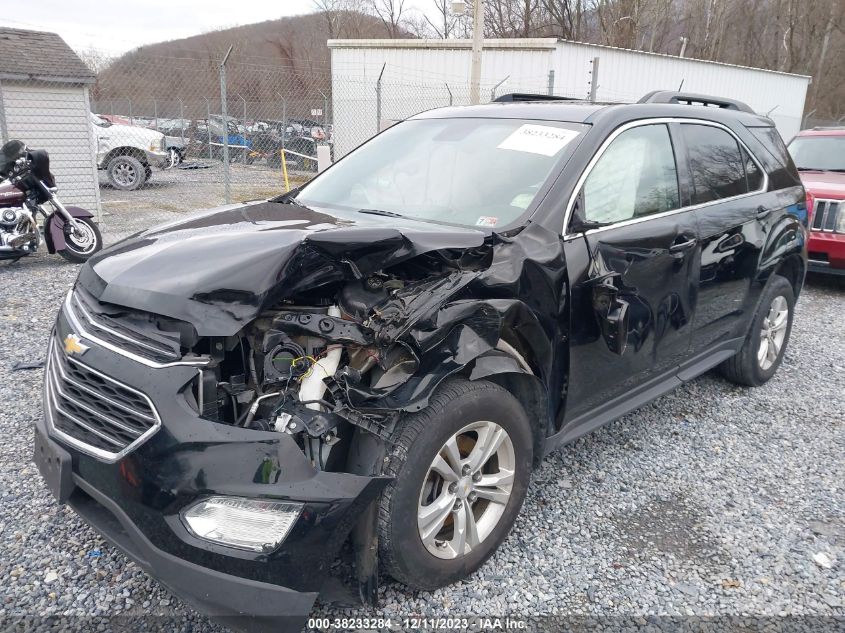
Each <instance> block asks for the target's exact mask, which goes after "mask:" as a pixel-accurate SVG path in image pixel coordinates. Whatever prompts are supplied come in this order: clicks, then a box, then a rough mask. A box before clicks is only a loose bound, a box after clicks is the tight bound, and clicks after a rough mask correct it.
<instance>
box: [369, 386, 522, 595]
mask: <svg viewBox="0 0 845 633" xmlns="http://www.w3.org/2000/svg"><path fill="white" fill-rule="evenodd" d="M532 446H533V441H532V433H531V425H530V423H529V420H528V416H527V415H526V413H525V411H524V410H523V408H522V406H521V405H520V404H519V402H518V401H517V400H516V398H514V397H513V396H512V395H511V394H510V393H509V392H508V391H506V390H505V389H503V388H501V387H499V386H498V385H495V384H493V383H489V382H486V381H475V382H469V381H467V380H462V379H461V380H458V379H455V380H450V381H448V382H446V383H444V385H443V386H441V387H440V388H439V389H438V390H437V392H436V393H435V395H434V396H433V397H432V399H431V401H430V403H429V406H428V407H427V408H425V409H424V410H422V411H421V412H419V413H416V414H413V415H410V416H408V417H407V418H406V419H405V420H404V421H403V422H402V423H401V426H400V427H399V429H398V431H397V437H396V443H395V445H394V447H393V449H392V451H391V453H390V455H389V460H388V467H387V474H390V475H393V476H394V477H395V480H394V482H393V483H392V484H391V485H390V486H388V488H387V489H386V490H385V492H384V494H383V495H382V499H381V504H380V508H379V552H380V559H381V561H382V562H383V564H384V566H385V568H386V570H387V572H388V573H389V574H390V575H391V576H393V577H394V578H396V579H397V580H399V581H400V582H403V583H405V584H406V585H408V586H410V587H414V588H417V589H434V588H436V587H441V586H443V585H446V584H449V583H452V582H455V581H457V580H460V579H461V578H464V577H466V576H467V575H469V574H471V573H472V572H474V571H475V570H477V569H478V568H479V567H481V565H482V564H484V561H486V560H487V558H489V557H490V556H491V555H492V554H493V552H494V551H495V550H496V548H497V547H498V546H499V545H500V544H501V543H502V541H504V539H505V537H506V536H507V535H508V532H509V531H510V529H511V527H512V526H513V523H514V521H515V520H516V516H517V514H518V512H519V509H520V507H522V502H523V500H524V499H525V493H526V490H527V487H528V481H529V478H530V473H531V462H532Z"/></svg>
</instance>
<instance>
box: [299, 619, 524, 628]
mask: <svg viewBox="0 0 845 633" xmlns="http://www.w3.org/2000/svg"><path fill="white" fill-rule="evenodd" d="M308 628H309V629H313V630H317V631H331V630H340V631H345V630H349V629H357V630H365V631H382V630H401V631H425V630H427V631H521V630H526V628H527V623H526V622H525V620H520V619H516V618H510V617H494V616H473V617H445V618H431V617H422V616H409V617H404V618H397V619H393V618H360V617H359V618H354V617H353V618H342V617H341V618H311V619H309V620H308Z"/></svg>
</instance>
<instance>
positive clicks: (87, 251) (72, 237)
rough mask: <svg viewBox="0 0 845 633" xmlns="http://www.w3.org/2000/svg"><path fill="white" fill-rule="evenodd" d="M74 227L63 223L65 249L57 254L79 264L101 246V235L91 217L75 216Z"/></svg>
mask: <svg viewBox="0 0 845 633" xmlns="http://www.w3.org/2000/svg"><path fill="white" fill-rule="evenodd" d="M76 225H77V226H76V228H74V227H73V225H71V224H65V225H64V235H65V249H64V250H61V251H59V255H61V256H62V257H64V258H65V259H66V260H68V261H69V262H73V263H74V264H81V263H83V262H85V261H87V260H88V258H89V257H91V255H93V254H94V253H96V252H97V251H99V250H100V249H101V248H103V236H102V235H101V234H100V229H99V228H97V225H96V224H94V221H93V220H92V219H91V218H76Z"/></svg>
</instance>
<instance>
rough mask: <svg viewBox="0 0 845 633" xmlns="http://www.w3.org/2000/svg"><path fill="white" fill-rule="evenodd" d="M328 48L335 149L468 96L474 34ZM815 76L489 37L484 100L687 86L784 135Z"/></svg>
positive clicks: (612, 96)
mask: <svg viewBox="0 0 845 633" xmlns="http://www.w3.org/2000/svg"><path fill="white" fill-rule="evenodd" d="M328 46H329V48H330V49H331V57H332V59H331V61H332V101H333V104H332V105H333V111H332V114H333V116H332V122H333V123H334V135H335V154H336V156H342V155H343V154H345V153H346V152H348V151H349V150H351V149H353V148H354V147H356V146H357V145H359V144H360V143H362V142H363V141H365V140H367V139H368V138H369V137H370V136H372V135H373V134H375V133H376V131H377V129H378V124H377V121H378V120H379V119H381V121H382V122H385V121H391V120H399V119H403V118H406V117H408V116H410V115H413V114H416V113H417V112H421V111H423V110H429V109H431V108H437V107H442V106H446V105H449V104H450V103H452V104H454V105H463V104H467V103H469V77H470V57H471V48H472V42H471V40H411V39H407V40H330V41H329V42H328ZM595 59H598V66H597V68H595V72H594V60H595ZM379 76H381V82H380V89H379V87H378V86H379V81H378V79H379ZM594 79H597V80H596V81H595V84H596V86H595V88H593V80H594ZM810 80H811V78H810V77H808V76H804V75H791V74H787V73H781V72H774V71H770V70H761V69H758V68H747V67H744V66H733V65H730V64H722V63H717V62H707V61H699V60H695V59H687V58H680V57H674V56H671V55H662V54H657V53H644V52H638V51H631V50H625V49H619V48H612V47H609V46H599V45H595V44H580V43H576V42H568V41H563V40H558V39H554V38H532V39H495V40H485V41H484V52H483V55H482V63H481V85H482V87H481V97H482V100H485V101H487V100H490V99H491V98H494V97H495V96H499V95H502V94H506V93H510V92H530V93H540V94H555V95H559V96H565V97H577V98H580V99H587V98H589V97H590V94H591V91H593V92H594V96H595V99H596V101H610V102H635V101H637V100H638V99H640V97H642V96H643V95H645V94H646V93H648V92H651V91H652V90H678V89H681V90H683V91H684V92H692V93H701V94H710V95H718V96H724V97H730V98H734V99H739V100H740V101H744V102H746V103H748V105H750V106H751V107H752V108H753V109H754V110H755V111H756V112H758V113H760V114H767V113H768V114H769V116H770V117H771V118H772V119H774V121H775V123H776V124H777V126H778V129H779V130H780V133H781V135H782V136H783V137H784V138H785V139H786V140H787V141H788V140H789V139H790V138H791V137H792V136H793V135H794V134H795V133H796V132H798V130H799V129H800V126H801V117H802V115H803V111H804V99H805V97H806V94H807V87H808V85H809V83H810ZM379 96H380V98H379ZM382 124H383V123H382Z"/></svg>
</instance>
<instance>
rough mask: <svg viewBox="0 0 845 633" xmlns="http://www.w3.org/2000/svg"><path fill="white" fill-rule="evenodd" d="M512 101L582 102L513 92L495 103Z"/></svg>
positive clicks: (568, 98)
mask: <svg viewBox="0 0 845 633" xmlns="http://www.w3.org/2000/svg"><path fill="white" fill-rule="evenodd" d="M512 101H581V99H576V98H574V97H557V96H555V95H543V94H531V93H528V92H512V93H510V94H506V95H502V96H501V97H496V98H495V99H493V103H510V102H512Z"/></svg>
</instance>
